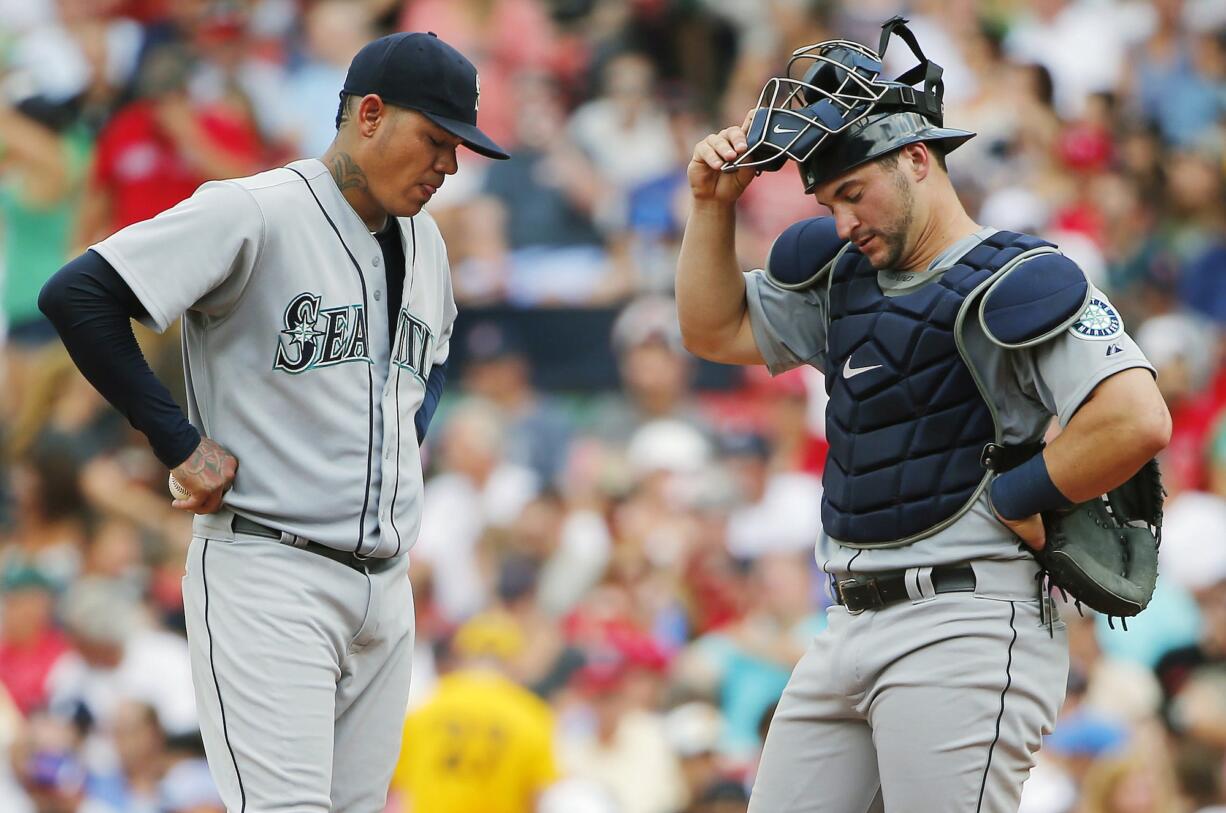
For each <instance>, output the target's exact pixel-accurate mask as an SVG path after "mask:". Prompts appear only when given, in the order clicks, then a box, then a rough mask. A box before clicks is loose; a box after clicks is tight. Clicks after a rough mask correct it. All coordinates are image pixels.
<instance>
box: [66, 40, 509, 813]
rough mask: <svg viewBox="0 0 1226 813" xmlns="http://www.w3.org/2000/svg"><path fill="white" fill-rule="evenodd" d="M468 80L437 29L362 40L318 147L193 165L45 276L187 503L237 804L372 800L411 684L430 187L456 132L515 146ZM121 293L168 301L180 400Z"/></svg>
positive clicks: (214, 756)
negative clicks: (219, 177)
mask: <svg viewBox="0 0 1226 813" xmlns="http://www.w3.org/2000/svg"><path fill="white" fill-rule="evenodd" d="M479 94H480V86H479V83H478V78H477V72H476V70H475V68H474V67H473V66H472V64H471V63H470V62H469V61H468V60H467V59H465V58H464V57H463V56H462V55H461V54H459V53H458V52H457V51H455V50H454V49H452V48H451V47H450V46H448V45H446V44H444V43H443V42H441V41H440V40H438V39H437V38H436V37H434V36H433V35H428V34H396V35H393V36H390V37H385V38H383V39H380V40H376V41H375V42H372V43H370V44H369V45H367V46H366V47H365V48H363V49H362V51H360V52H359V53H358V54H357V56H356V57H355V58H354V60H353V63H352V64H351V66H350V69H349V73H348V76H347V78H346V80H345V85H344V88H343V90H342V92H341V103H340V110H339V113H338V117H337V128H338V132H337V136H336V139H335V141H334V142H333V144H332V146H331V148H330V149H329V150H328V152H327V153H326V154H325V155H324V156H323V157H322V158H321V159H319V160H316V159H308V160H302V161H297V162H294V163H292V164H290V165H288V166H286V167H282V168H278V169H273V170H270V171H268V172H264V173H261V174H259V175H256V176H253V177H250V178H241V179H237V180H231V181H221V182H215V183H208V184H205V185H204V186H202V187H201V188H200V189H199V190H198V191H197V192H196V193H195V194H194V195H193V196H192V197H191V198H190V199H188V200H186V201H184V202H183V203H181V204H179V205H178V206H175V207H174V208H172V209H170V210H168V211H166V212H164V213H162V214H160V215H158V216H157V217H155V218H153V219H152V220H148V221H145V222H143V223H138V224H135V225H133V226H130V227H129V228H126V229H124V230H122V231H120V232H118V233H117V234H115V235H113V236H111V237H109V238H107V239H106V240H104V241H102V242H101V243H99V244H97V245H95V246H93V247H91V249H90V251H88V252H86V255H84V256H83V257H81V258H78V260H74V261H73V263H70V264H69V265H68V266H66V267H65V268H64V269H63V270H62V271H61V272H60V273H59V274H57V276H56V278H55V279H53V280H52V281H51V282H50V283H49V284H48V287H47V289H46V290H45V291H44V294H43V297H42V305H43V307H44V310H46V311H47V313H48V314H49V315H50V316H51V317H52V319H53V321H54V322H55V324H56V325H57V327H58V328H59V329H60V331H61V334H62V336H63V337H64V341H65V344H66V345H67V346H68V348H69V351H70V352H71V353H72V354H73V357H74V359H75V360H76V361H77V363H78V365H79V366H80V367H81V369H82V370H83V371H84V372H85V374H86V375H87V377H89V378H90V380H91V381H92V382H93V383H94V384H95V385H96V386H98V388H99V389H100V390H101V391H102V392H103V393H104V394H105V395H106V396H107V397H108V398H109V399H110V400H112V402H114V403H115V404H116V406H118V407H119V408H120V409H121V410H122V411H123V412H124V413H125V414H127V415H128V416H129V418H130V419H131V420H132V422H133V424H134V425H135V426H137V427H138V428H140V429H142V430H143V431H145V433H146V434H147V435H148V436H149V439H150V442H151V444H152V446H153V448H154V451H155V453H156V454H157V455H158V456H159V458H161V459H162V460H163V462H165V463H166V465H167V467H168V468H171V469H172V471H173V474H174V476H175V478H176V479H177V480H178V482H179V483H180V484H181V485H182V486H183V487H184V488H186V489H187V491H188V492H189V495H188V496H185V497H180V498H179V499H178V500H176V502H175V505H176V506H177V507H179V508H183V509H185V510H191V511H194V512H195V513H196V514H197V516H196V518H195V524H194V531H195V533H194V539H193V540H192V543H191V547H190V551H189V554H188V561H187V575H186V578H185V579H184V583H183V592H184V600H185V612H186V617H187V632H188V642H189V647H190V651H191V658H192V672H193V680H194V682H195V688H196V700H197V705H198V708H199V710H200V718H201V729H202V733H203V736H204V742H205V747H206V749H207V752H208V758H209V765H210V768H211V771H212V774H213V777H214V779H215V781H216V782H217V785H218V786H219V788H220V790H221V793H222V797H223V799H224V801H225V804H226V807H227V809H228V810H230V811H232V812H233V813H264V812H265V811H294V813H326V812H327V811H345V813H375V811H381V810H382V809H383V806H384V803H385V800H386V795H387V788H388V783H389V780H390V778H391V774H392V768H393V766H394V763H395V760H396V756H397V754H398V752H399V747H400V734H401V731H402V725H403V720H404V713H405V707H406V704H407V699H408V688H409V671H410V662H411V652H412V646H413V606H412V597H411V595H410V589H409V580H408V577H407V569H408V556H407V553H408V550H409V548H410V547H411V546H412V545H413V542H414V540H415V539H416V537H417V532H418V527H419V525H420V522H421V508H422V467H421V458H420V455H419V451H418V446H419V443H420V441H421V438H422V436H423V435H424V434H425V431H426V427H427V425H428V423H429V417H430V414H431V413H432V412H433V409H434V406H435V405H436V404H437V402H438V398H439V395H440V393H441V388H442V383H443V376H442V371H443V370H444V369H445V364H446V361H447V356H448V342H449V338H450V335H451V330H452V323H453V321H454V319H455V316H456V309H455V303H454V300H453V298H452V289H451V278H450V271H449V267H448V262H447V254H446V249H445V246H444V244H443V240H442V238H441V236H440V234H439V230H438V228H437V227H436V225H435V223H434V221H433V220H432V219H431V218H430V216H429V215H428V214H427V213H426V212H425V211H423V209H422V207H423V206H424V205H425V204H426V202H427V201H429V200H430V197H431V196H432V195H433V194H434V192H435V191H436V190H437V189H438V187H439V186H440V185H441V184H442V183H443V182H444V180H445V179H446V177H447V176H448V175H451V174H453V173H454V172H456V168H457V167H456V150H457V148H458V147H459V146H461V145H464V146H467V147H469V148H470V149H473V150H475V151H477V152H480V153H482V154H484V155H486V156H489V157H492V158H506V157H507V155H506V153H504V152H503V151H502V150H501V149H500V148H499V147H498V146H497V145H496V144H494V143H493V142H492V141H491V140H490V139H489V138H488V137H486V136H485V135H484V134H483V133H482V132H481V131H480V130H479V129H478V128H477V126H476V122H477V108H478V104H479ZM116 314H117V317H116ZM130 315H131V316H139V317H140V318H143V319H144V320H145V321H147V322H148V323H149V324H151V325H152V326H153V327H155V328H156V329H158V330H165V329H166V328H167V327H168V326H169V325H170V324H171V323H172V322H173V321H174V320H175V319H177V318H179V317H180V316H182V317H183V354H184V365H185V368H186V372H187V395H188V401H189V404H188V406H189V418H190V423H189V422H188V421H187V420H186V419H184V418H183V416H182V414H181V413H180V412H179V410H178V409H177V408H175V407H174V405H173V403H172V402H170V401H169V398H168V397H167V396H166V394H165V391H164V389H163V388H161V387H160V385H157V384H156V380H155V379H153V378H152V373H150V372H149V369H148V366H147V365H145V364H144V361H143V359H141V358H140V355H139V351H138V350H136V345H135V341H134V340H133V339H132V338H131V327H130V323H129V321H128V316H130ZM116 318H118V323H117V326H116V323H115V319H116ZM99 325H107V326H108V327H106V328H105V330H106V331H110V332H109V333H106V332H103V329H102V328H100V327H99ZM125 330H126V334H125ZM99 349H101V352H99Z"/></svg>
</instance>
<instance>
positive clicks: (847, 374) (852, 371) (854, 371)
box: [843, 356, 881, 378]
mask: <svg viewBox="0 0 1226 813" xmlns="http://www.w3.org/2000/svg"><path fill="white" fill-rule="evenodd" d="M880 366H881V365H880V364H870V365H869V366H868V367H852V366H851V356H848V357H847V362H846V363H845V364H844V365H843V378H855V377H856V376H858V375H859V374H860V373H867V372H869V371H870V370H876V369H878V368H879V367H880Z"/></svg>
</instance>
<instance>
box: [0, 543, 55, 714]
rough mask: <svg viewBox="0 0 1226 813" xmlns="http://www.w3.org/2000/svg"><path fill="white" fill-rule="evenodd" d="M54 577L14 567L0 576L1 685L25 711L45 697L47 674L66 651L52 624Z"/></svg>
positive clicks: (41, 703)
mask: <svg viewBox="0 0 1226 813" xmlns="http://www.w3.org/2000/svg"><path fill="white" fill-rule="evenodd" d="M52 589H53V585H52V583H51V580H50V579H49V578H47V577H46V576H45V575H43V574H42V573H41V572H39V571H38V570H36V569H34V568H30V567H22V566H18V567H14V568H12V569H11V570H9V572H7V573H6V574H4V577H3V579H0V606H2V608H3V609H2V610H0V683H2V684H4V687H5V688H6V689H7V690H8V692H9V694H10V695H11V696H12V698H13V702H14V703H15V704H16V705H17V708H18V710H20V711H21V713H22V714H24V715H27V716H28V715H29V714H30V713H31V712H33V711H35V710H37V709H39V708H40V707H42V706H43V704H44V703H45V702H46V700H47V675H48V674H50V672H51V667H52V666H54V665H55V663H56V661H58V660H59V659H60V656H61V655H63V654H64V653H65V652H67V651H68V641H67V639H66V638H65V637H64V636H63V635H62V634H61V633H60V632H59V631H58V630H57V629H56V628H55V627H54V625H53V623H52V618H51V614H52V609H53V606H54V601H55V599H54V596H53V595H52Z"/></svg>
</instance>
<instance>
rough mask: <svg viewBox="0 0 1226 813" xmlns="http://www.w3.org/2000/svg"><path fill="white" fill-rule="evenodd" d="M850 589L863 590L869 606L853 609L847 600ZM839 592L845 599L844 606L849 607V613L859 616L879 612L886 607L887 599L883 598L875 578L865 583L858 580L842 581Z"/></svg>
mask: <svg viewBox="0 0 1226 813" xmlns="http://www.w3.org/2000/svg"><path fill="white" fill-rule="evenodd" d="M849 588H850V589H856V590H862V591H863V594H864V597H865V598H866V599H867V604H866V605H865V606H863V607H861V608H860V609H858V610H853V609H851V607H850V606H849V603H848V600H847V594H848V590H849ZM838 590H839V597H840V598H842V599H843V606H845V607H847V611H848V612H849V613H852V614H858V613H862V612H864V611H865V610H877V609H880V608H882V607H884V606H885V599H883V598H882V597H881V588H880V587H878V585H877V580H876V579H874V578H869V579H867V580H864V581H862V580H860V579H856V578H848V579H842V580H841V581H839V582H838Z"/></svg>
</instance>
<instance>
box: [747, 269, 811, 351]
mask: <svg viewBox="0 0 1226 813" xmlns="http://www.w3.org/2000/svg"><path fill="white" fill-rule="evenodd" d="M745 298H746V301H747V303H748V306H749V326H750V328H752V329H753V337H754V341H755V342H757V345H758V351H759V352H761V354H762V358H763V359H764V360H765V361H766V368H767V369H768V370H770V373H771V375H778V374H779V373H782V372H786V371H787V370H791V369H793V368H794V367H799V366H801V365H802V364H809V365H812V366H813V367H816V368H817V369H819V370H824V369H825V366H826V364H825V358H826V318H827V314H828V312H829V306H828V303H827V301H826V288H825V286H824V285H818V286H817V287H816V288H811V289H809V290H806V291H785V290H783V289H782V288H778V287H776V286H775V285H773V284H772V283H771V281H770V280H769V279H768V278H767V276H766V273H765V272H764V271H762V270H756V271H750V272H749V273H747V274H746V275H745Z"/></svg>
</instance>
